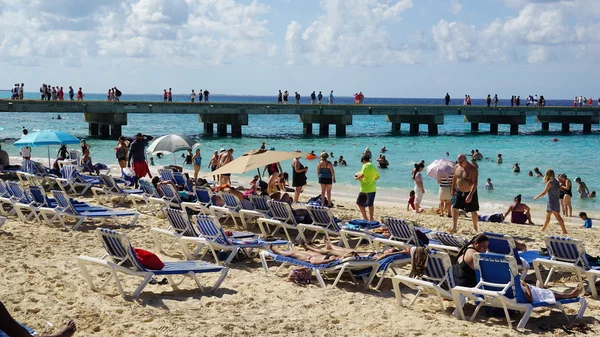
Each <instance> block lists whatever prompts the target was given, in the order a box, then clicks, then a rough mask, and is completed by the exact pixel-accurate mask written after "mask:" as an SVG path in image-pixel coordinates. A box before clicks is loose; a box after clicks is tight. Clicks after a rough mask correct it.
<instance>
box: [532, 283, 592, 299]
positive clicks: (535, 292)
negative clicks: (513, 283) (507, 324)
mask: <svg viewBox="0 0 600 337" xmlns="http://www.w3.org/2000/svg"><path fill="white" fill-rule="evenodd" d="M521 289H523V293H524V295H525V299H526V300H527V302H530V303H531V302H546V303H549V304H554V303H556V300H564V299H567V298H575V297H577V296H579V294H581V292H582V291H583V284H579V285H578V286H577V288H575V289H573V290H571V291H569V292H565V293H559V292H556V291H553V290H550V289H543V288H538V287H536V286H532V285H530V284H527V283H525V282H523V281H521Z"/></svg>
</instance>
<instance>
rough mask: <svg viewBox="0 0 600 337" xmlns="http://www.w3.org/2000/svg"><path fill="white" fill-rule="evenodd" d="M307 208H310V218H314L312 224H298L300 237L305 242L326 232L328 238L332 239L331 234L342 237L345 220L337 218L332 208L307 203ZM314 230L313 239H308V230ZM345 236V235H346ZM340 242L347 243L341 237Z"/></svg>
mask: <svg viewBox="0 0 600 337" xmlns="http://www.w3.org/2000/svg"><path fill="white" fill-rule="evenodd" d="M306 209H307V210H308V214H310V218H311V219H312V221H313V222H312V224H310V225H307V224H298V232H299V233H300V237H301V238H302V240H304V241H305V242H311V241H314V240H315V239H316V238H317V236H318V235H319V234H324V235H325V236H326V237H327V239H330V236H334V237H340V231H341V230H342V229H343V228H344V227H345V226H346V223H345V222H344V220H339V221H338V220H337V219H336V218H335V216H333V212H332V211H331V209H330V208H328V207H324V206H311V205H307V206H306ZM307 230H309V231H312V232H314V233H315V235H314V236H313V238H312V240H310V241H309V240H307V239H306V233H305V232H306V231H307ZM344 238H345V237H344ZM340 244H345V245H346V246H348V244H347V243H345V242H343V239H342V238H341V237H340Z"/></svg>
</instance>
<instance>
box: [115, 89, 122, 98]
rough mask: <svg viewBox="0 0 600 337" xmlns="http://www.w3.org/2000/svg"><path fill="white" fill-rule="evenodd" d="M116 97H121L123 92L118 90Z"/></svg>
mask: <svg viewBox="0 0 600 337" xmlns="http://www.w3.org/2000/svg"><path fill="white" fill-rule="evenodd" d="M115 96H117V97H121V90H119V89H117V91H116V92H115Z"/></svg>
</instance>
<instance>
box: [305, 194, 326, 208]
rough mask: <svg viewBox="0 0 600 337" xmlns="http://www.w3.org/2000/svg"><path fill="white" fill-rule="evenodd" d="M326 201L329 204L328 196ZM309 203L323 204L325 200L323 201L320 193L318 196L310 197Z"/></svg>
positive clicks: (314, 204) (311, 204) (312, 204)
mask: <svg viewBox="0 0 600 337" xmlns="http://www.w3.org/2000/svg"><path fill="white" fill-rule="evenodd" d="M325 203H326V204H329V200H327V198H325ZM307 204H308V205H310V206H323V202H322V201H321V195H320V194H319V195H317V196H316V197H312V198H310V199H308V202H307Z"/></svg>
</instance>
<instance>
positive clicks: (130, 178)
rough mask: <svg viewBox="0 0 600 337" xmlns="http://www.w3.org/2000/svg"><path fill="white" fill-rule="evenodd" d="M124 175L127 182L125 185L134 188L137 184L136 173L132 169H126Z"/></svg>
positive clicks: (123, 171)
mask: <svg viewBox="0 0 600 337" xmlns="http://www.w3.org/2000/svg"><path fill="white" fill-rule="evenodd" d="M122 173H123V174H122V177H123V180H125V185H127V186H132V185H133V184H135V172H134V171H133V170H132V169H131V168H129V167H126V168H124V169H123V170H122Z"/></svg>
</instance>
